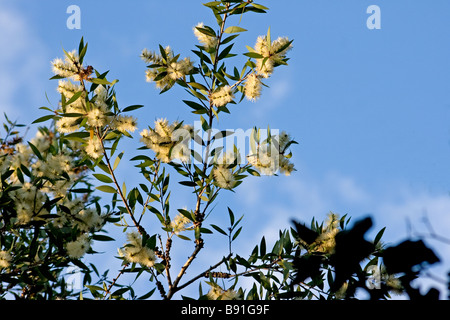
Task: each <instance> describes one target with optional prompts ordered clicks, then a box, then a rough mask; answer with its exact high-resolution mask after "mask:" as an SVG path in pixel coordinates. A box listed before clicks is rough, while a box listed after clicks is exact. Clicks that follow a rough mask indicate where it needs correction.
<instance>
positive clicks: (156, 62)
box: [141, 46, 194, 90]
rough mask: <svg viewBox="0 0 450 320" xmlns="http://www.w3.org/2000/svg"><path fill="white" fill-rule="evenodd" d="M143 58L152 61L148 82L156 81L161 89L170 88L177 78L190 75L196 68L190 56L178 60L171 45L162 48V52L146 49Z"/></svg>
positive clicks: (147, 74) (148, 72)
mask: <svg viewBox="0 0 450 320" xmlns="http://www.w3.org/2000/svg"><path fill="white" fill-rule="evenodd" d="M141 58H142V60H144V61H145V62H146V63H150V65H149V66H148V69H147V71H146V80H147V82H155V84H156V87H157V88H159V89H161V90H167V89H170V88H171V87H172V86H173V85H174V83H175V81H176V80H177V79H182V78H184V77H185V76H186V75H189V74H190V73H191V71H192V70H193V68H194V66H193V63H192V61H191V59H190V58H189V57H186V58H184V59H182V60H178V56H174V53H173V50H172V49H171V48H170V47H169V46H167V47H166V48H165V49H163V50H161V53H160V54H158V53H156V52H152V51H149V50H147V49H144V50H143V51H142V53H141Z"/></svg>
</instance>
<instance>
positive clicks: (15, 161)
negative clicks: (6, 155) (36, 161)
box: [10, 143, 33, 169]
mask: <svg viewBox="0 0 450 320" xmlns="http://www.w3.org/2000/svg"><path fill="white" fill-rule="evenodd" d="M32 154H33V151H32V150H31V148H30V147H28V146H27V145H25V144H23V143H18V144H16V152H15V153H14V154H13V155H12V157H10V161H11V162H10V166H11V169H17V168H20V166H21V165H24V166H26V167H29V163H30V159H31V155H32Z"/></svg>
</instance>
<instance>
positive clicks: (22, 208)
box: [10, 182, 49, 224]
mask: <svg viewBox="0 0 450 320" xmlns="http://www.w3.org/2000/svg"><path fill="white" fill-rule="evenodd" d="M10 194H11V196H12V197H13V198H15V199H16V201H15V208H16V212H17V219H18V223H19V224H27V223H28V222H30V221H31V220H42V218H41V217H40V216H41V215H46V214H48V213H49V212H48V211H47V209H45V208H44V207H43V205H44V203H46V200H47V198H46V196H45V194H44V193H43V192H41V191H40V190H38V189H37V188H36V186H34V185H32V184H31V183H30V182H25V183H24V184H23V185H22V188H20V189H17V190H14V191H12V192H11V193H10Z"/></svg>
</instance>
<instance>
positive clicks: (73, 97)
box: [65, 91, 83, 105]
mask: <svg viewBox="0 0 450 320" xmlns="http://www.w3.org/2000/svg"><path fill="white" fill-rule="evenodd" d="M82 94H83V91H78V92H75V93H74V94H73V96H72V97H71V98H70V99H69V100H67V101H66V103H65V104H66V105H69V104H71V103H73V102H75V101H77V99H78V98H79V97H80V96H81V95H82Z"/></svg>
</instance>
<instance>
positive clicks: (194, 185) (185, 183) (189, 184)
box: [178, 181, 197, 187]
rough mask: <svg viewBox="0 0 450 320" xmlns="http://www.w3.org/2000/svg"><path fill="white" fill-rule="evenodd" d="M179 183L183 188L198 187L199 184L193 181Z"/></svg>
mask: <svg viewBox="0 0 450 320" xmlns="http://www.w3.org/2000/svg"><path fill="white" fill-rule="evenodd" d="M178 183H179V184H182V185H183V186H188V187H196V186H197V184H196V183H195V182H192V181H179V182H178Z"/></svg>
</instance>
